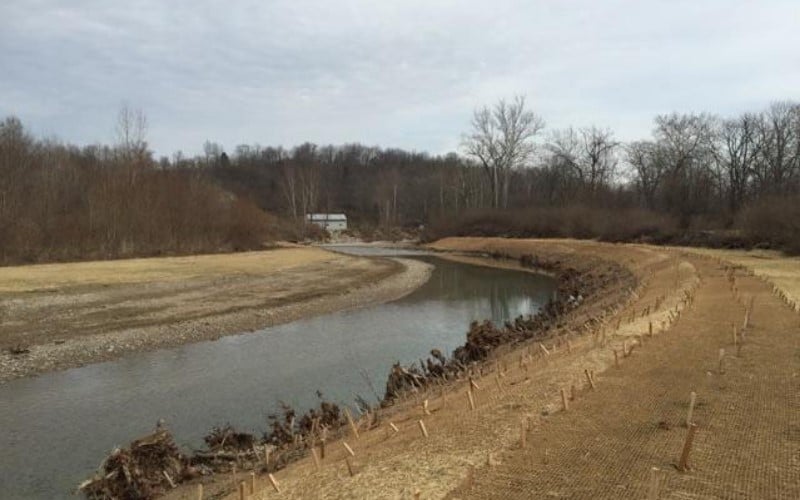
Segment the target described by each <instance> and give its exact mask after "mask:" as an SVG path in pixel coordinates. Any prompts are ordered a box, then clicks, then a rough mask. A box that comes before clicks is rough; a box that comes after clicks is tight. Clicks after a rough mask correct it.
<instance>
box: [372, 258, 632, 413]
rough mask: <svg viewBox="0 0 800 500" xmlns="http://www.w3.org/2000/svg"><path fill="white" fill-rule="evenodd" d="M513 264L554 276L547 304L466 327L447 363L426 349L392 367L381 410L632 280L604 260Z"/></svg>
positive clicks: (542, 332)
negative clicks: (416, 359) (580, 265)
mask: <svg viewBox="0 0 800 500" xmlns="http://www.w3.org/2000/svg"><path fill="white" fill-rule="evenodd" d="M490 256H491V257H493V258H496V259H500V258H509V257H510V256H508V255H504V254H500V253H497V252H495V253H492V254H490ZM519 262H520V265H521V266H522V267H528V268H535V269H538V270H545V271H551V272H554V273H555V274H556V279H557V282H558V287H557V289H556V291H555V292H554V294H553V298H552V300H550V301H549V302H547V304H545V305H544V306H543V307H542V308H541V309H539V310H538V311H537V312H536V314H532V315H526V316H518V317H517V318H515V319H514V320H513V321H506V322H505V324H504V325H503V326H497V325H495V324H494V323H492V322H491V321H489V320H485V321H483V322H478V321H473V322H472V323H471V324H470V325H469V330H468V331H467V335H466V337H467V339H466V342H464V345H462V346H459V347H457V348H456V349H455V350H454V351H453V354H452V356H451V357H450V358H449V359H447V358H445V357H444V356H443V355H442V354H441V352H440V351H439V350H437V349H434V350H433V351H431V354H432V355H433V359H431V358H428V359H427V361H422V360H420V363H419V368H417V367H416V365H411V366H407V367H404V366H401V365H400V364H399V363H395V364H394V365H393V366H392V369H391V371H390V372H389V378H388V380H387V382H386V392H385V394H384V399H383V403H382V404H383V405H384V406H388V405H390V404H392V403H393V402H394V401H395V400H397V399H399V398H402V397H404V396H406V395H408V394H410V393H414V392H415V391H418V390H421V389H422V388H425V387H427V386H428V385H430V384H431V383H433V382H437V381H439V380H442V381H444V380H449V379H452V378H455V377H458V376H459V375H461V374H464V373H466V372H467V370H468V367H470V366H474V365H475V364H476V363H479V362H481V361H484V360H486V359H487V358H488V357H489V356H490V355H491V353H492V352H493V351H495V350H496V349H497V348H499V347H500V346H502V345H507V344H518V343H520V342H524V341H526V340H530V339H535V338H544V337H545V336H547V335H548V334H549V332H550V331H552V329H553V328H554V327H557V326H559V321H560V319H561V318H562V317H563V316H564V314H566V313H567V312H569V311H572V310H574V309H576V308H578V307H580V306H581V304H583V303H584V302H585V301H586V298H587V297H591V296H595V295H599V294H600V292H601V291H602V290H604V289H606V288H607V287H611V286H616V287H618V288H622V289H624V288H633V287H634V286H635V284H636V278H635V277H634V276H633V274H632V273H631V272H630V271H629V270H627V269H625V268H624V267H623V266H621V265H619V264H616V263H612V262H607V261H601V260H597V261H596V262H593V261H589V260H586V259H584V262H585V264H586V269H585V270H583V271H579V270H578V269H576V268H574V267H570V266H567V265H565V263H564V262H562V261H560V260H557V259H547V258H540V257H537V256H535V255H528V254H526V255H522V256H520V258H519Z"/></svg>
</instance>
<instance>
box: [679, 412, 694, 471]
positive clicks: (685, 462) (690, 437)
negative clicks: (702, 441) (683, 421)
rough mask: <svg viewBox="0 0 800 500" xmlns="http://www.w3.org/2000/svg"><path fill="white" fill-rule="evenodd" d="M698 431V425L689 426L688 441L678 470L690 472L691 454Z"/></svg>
mask: <svg viewBox="0 0 800 500" xmlns="http://www.w3.org/2000/svg"><path fill="white" fill-rule="evenodd" d="M696 431H697V425H696V424H693V423H691V424H689V431H688V432H687V433H686V441H684V442H683V451H682V452H681V459H680V462H678V470H679V471H681V472H686V471H688V470H689V453H691V451H692V443H693V442H694V433H695V432H696Z"/></svg>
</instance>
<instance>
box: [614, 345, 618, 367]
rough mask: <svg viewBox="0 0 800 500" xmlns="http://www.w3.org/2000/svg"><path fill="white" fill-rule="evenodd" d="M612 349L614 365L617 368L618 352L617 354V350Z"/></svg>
mask: <svg viewBox="0 0 800 500" xmlns="http://www.w3.org/2000/svg"><path fill="white" fill-rule="evenodd" d="M613 351H614V366H616V367H617V368H619V354H617V350H616V349H613Z"/></svg>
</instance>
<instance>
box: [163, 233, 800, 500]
mask: <svg viewBox="0 0 800 500" xmlns="http://www.w3.org/2000/svg"><path fill="white" fill-rule="evenodd" d="M434 246H435V247H436V248H438V249H441V250H451V251H479V252H487V253H489V252H493V251H500V250H502V251H503V252H505V253H508V254H514V253H537V254H550V255H555V254H558V255H560V256H565V255H570V254H571V255H573V256H574V257H575V259H577V260H580V259H582V258H583V257H592V258H597V257H602V258H604V259H609V260H612V261H615V262H619V263H625V264H626V265H627V266H628V267H629V269H631V270H632V271H634V272H635V273H636V275H637V276H638V277H639V279H640V282H641V286H640V287H639V288H638V289H637V290H635V291H634V292H633V294H631V296H630V297H629V299H627V300H624V299H623V298H622V295H621V296H620V300H619V301H618V307H616V308H615V312H614V314H613V315H611V316H605V317H603V319H602V320H601V321H598V322H594V323H592V326H591V327H587V326H586V325H587V323H586V322H585V321H584V319H583V318H581V320H580V322H577V323H576V322H575V321H573V322H572V324H571V328H572V331H571V333H570V334H568V335H567V336H565V337H559V340H560V341H556V340H554V341H550V342H545V344H546V345H544V349H542V348H541V346H539V345H535V344H534V345H529V346H521V347H519V348H518V349H515V350H513V351H511V352H508V353H507V354H504V355H501V356H498V357H497V358H496V359H495V360H491V361H490V362H489V363H487V365H486V366H485V367H484V368H485V370H484V375H483V377H481V378H479V379H476V382H477V384H478V386H479V388H478V389H476V390H475V391H474V395H473V397H474V399H475V403H476V408H475V410H470V406H469V403H468V397H467V386H468V382H467V381H464V382H463V383H461V384H455V385H454V386H453V387H449V388H447V389H446V390H445V391H444V392H440V390H438V389H434V390H432V391H431V392H430V393H428V394H420V395H419V396H418V397H417V401H416V402H415V401H409V402H408V406H407V408H406V409H404V410H403V411H400V412H398V413H394V414H389V415H387V416H386V417H385V418H383V420H381V421H380V424H379V425H378V427H377V428H376V429H374V430H370V431H366V430H365V429H364V428H362V430H361V433H360V437H358V438H356V437H355V436H350V437H347V438H345V441H347V443H348V445H349V446H350V448H352V449H353V451H354V452H355V457H350V458H349V459H348V460H349V461H350V466H351V468H352V470H353V473H354V475H352V476H351V474H350V472H349V470H348V465H347V463H346V460H345V459H346V457H347V456H348V453H347V451H346V450H345V448H344V446H343V444H342V443H340V442H334V443H329V444H328V446H327V450H328V451H327V453H326V457H325V458H324V459H323V460H322V463H321V468H320V469H317V468H316V467H315V466H314V463H313V462H312V461H311V460H310V459H304V460H302V461H300V462H297V463H295V464H292V465H291V466H289V467H288V468H287V469H284V470H282V471H279V472H278V473H276V474H275V478H276V479H277V481H278V483H279V484H280V489H281V493H280V494H278V493H276V492H275V491H274V490H273V488H272V487H271V486H270V483H269V482H268V481H267V479H266V477H257V478H256V488H255V491H256V493H255V495H253V498H261V499H266V498H444V497H447V498H609V499H611V498H647V494H648V488H649V487H650V484H651V483H650V482H651V475H653V477H656V478H658V479H659V481H660V483H659V485H660V492H659V493H658V496H657V498H662V499H663V498H675V499H678V498H683V499H686V498H786V499H789V498H800V434H798V432H799V431H798V430H799V429H800V413H798V411H797V410H798V408H800V391H798V389H799V388H800V387H799V386H800V382H798V381H800V335H798V334H799V333H800V332H799V331H798V330H800V317H798V315H797V314H796V313H795V312H794V311H793V309H792V308H791V307H790V306H789V305H788V304H787V303H786V302H785V300H784V299H783V298H782V297H778V296H776V295H775V293H774V292H773V288H772V285H773V284H772V283H769V282H766V281H764V280H763V279H761V278H760V277H757V276H752V275H751V270H750V269H747V268H742V267H736V268H734V266H731V265H730V264H729V263H727V262H723V261H720V260H717V256H700V255H699V254H697V253H684V252H681V251H678V250H674V249H669V248H659V247H648V246H642V245H609V244H601V243H594V242H573V241H569V240H561V241H552V240H551V241H536V240H514V241H509V240H502V239H479V238H467V239H449V240H446V241H441V242H437V244H435V245H434ZM489 262H490V261H489V260H487V261H486V263H489ZM731 272H733V273H734V275H735V280H734V281H733V282H731V281H730V278H729V276H730V274H729V273H731ZM613 293H615V292H614V291H613V290H609V294H613ZM751 300H753V312H752V314H751V317H750V322H749V326H748V328H746V329H745V330H744V332H745V333H744V335H742V327H743V326H744V324H743V319H744V316H745V307H746V306H747V305H749V304H750V301H751ZM603 307H604V308H605V305H603ZM597 312H598V313H599V312H600V311H597ZM584 314H585V312H584ZM651 324H652V325H653V329H652V331H653V335H652V336H650V335H649V332H650V325H651ZM734 325H736V326H737V330H738V337H737V340H736V345H734V341H733V327H734ZM567 340H569V343H567V342H566V341H567ZM623 349H624V350H625V351H626V354H623V353H622V351H623ZM720 349H724V352H723V351H720ZM614 350H616V351H617V359H618V365H617V364H616V363H615V357H614ZM545 351H547V352H548V353H549V354H546V353H545ZM720 356H721V357H722V364H720ZM587 371H588V372H589V373H590V374H591V373H592V372H593V378H592V382H593V383H594V384H595V388H594V389H592V388H591V387H590V384H589V376H587V374H586V372H587ZM573 387H574V399H572V396H573ZM562 389H563V390H564V394H565V396H566V398H567V402H568V410H566V411H565V410H564V409H563V407H562V396H561V390H562ZM692 391H694V392H696V393H697V403H696V406H695V409H694V416H693V419H692V420H693V422H694V423H696V424H697V425H698V430H697V433H696V438H695V441H694V447H693V449H692V451H691V454H690V459H689V465H690V466H691V469H690V470H688V471H678V470H677V469H676V465H677V464H678V463H679V456H680V454H681V449H682V445H683V442H684V439H685V437H686V433H687V429H686V427H685V421H686V415H687V407H688V403H689V394H690V392H692ZM424 399H428V401H429V405H428V409H429V411H430V413H431V415H426V414H425V413H424V411H423V408H422V404H421V403H422V401H423V400H424ZM420 420H422V421H423V422H424V423H425V428H426V430H427V432H428V437H427V438H426V437H424V436H423V435H422V432H421V428H420V426H419V423H418V422H419V421H420ZM390 421H391V423H392V424H394V425H395V426H397V427H398V429H399V432H395V431H394V430H393V429H392V428H391V426H390V425H389V422H390ZM523 435H524V437H525V446H524V447H523V446H522V436H523ZM653 467H656V468H658V469H659V472H657V473H655V472H651V470H652V468H653ZM245 477H246V476H244V475H241V476H239V477H237V478H225V479H224V483H225V484H226V485H229V487H228V491H230V492H232V491H233V490H234V488H235V486H236V484H237V483H238V481H239V480H243V479H245ZM188 491H189V490H188V489H185V488H184V489H181V490H179V491H176V492H175V494H174V495H173V496H174V497H175V498H179V497H180V495H181V494H185V493H186V492H188ZM416 495H418V496H416ZM232 498H233V497H232ZM654 498H655V497H654Z"/></svg>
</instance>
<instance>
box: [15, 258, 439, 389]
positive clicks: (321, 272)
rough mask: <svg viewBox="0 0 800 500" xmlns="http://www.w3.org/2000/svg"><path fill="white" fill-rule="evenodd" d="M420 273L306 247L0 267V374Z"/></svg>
mask: <svg viewBox="0 0 800 500" xmlns="http://www.w3.org/2000/svg"><path fill="white" fill-rule="evenodd" d="M427 276H428V270H427V267H426V266H425V265H424V264H422V263H420V262H418V261H402V260H399V259H374V258H364V257H354V256H347V255H342V254H337V253H333V252H329V251H326V250H322V249H319V248H310V247H292V248H280V249H275V250H269V251H263V252H248V253H237V254H219V255H202V256H193V257H169V258H152V259H132V260H119V261H104V262H85V263H73V264H46V265H34V266H19V267H6V268H0V315H1V316H0V381H3V380H9V379H12V378H17V377H20V376H25V375H30V374H35V373H41V372H44V371H49V370H53V369H62V368H67V367H73V366H80V365H82V364H85V363H90V362H96V361H101V360H107V359H112V358H116V357H119V356H121V355H123V354H125V353H128V352H133V351H141V350H151V349H157V348H163V347H169V346H175V345H179V344H183V343H188V342H194V341H198V340H208V339H214V338H218V337H220V336H222V335H228V334H232V333H240V332H243V331H248V330H255V329H260V328H264V327H267V326H271V325H274V324H277V323H282V322H287V321H291V320H294V319H297V318H300V317H305V316H312V315H316V314H322V313H325V312H330V311H333V310H339V309H346V308H352V307H358V306H363V305H367V304H373V303H376V302H380V301H384V300H391V299H394V298H397V297H399V296H401V295H403V294H405V293H407V292H409V291H411V290H413V289H414V288H416V286H418V285H419V284H421V283H423V282H424V281H425V280H426V279H427ZM18 346H19V347H24V348H26V349H29V350H30V352H29V353H26V354H19V355H13V354H11V353H9V352H8V349H10V348H15V347H18Z"/></svg>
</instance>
